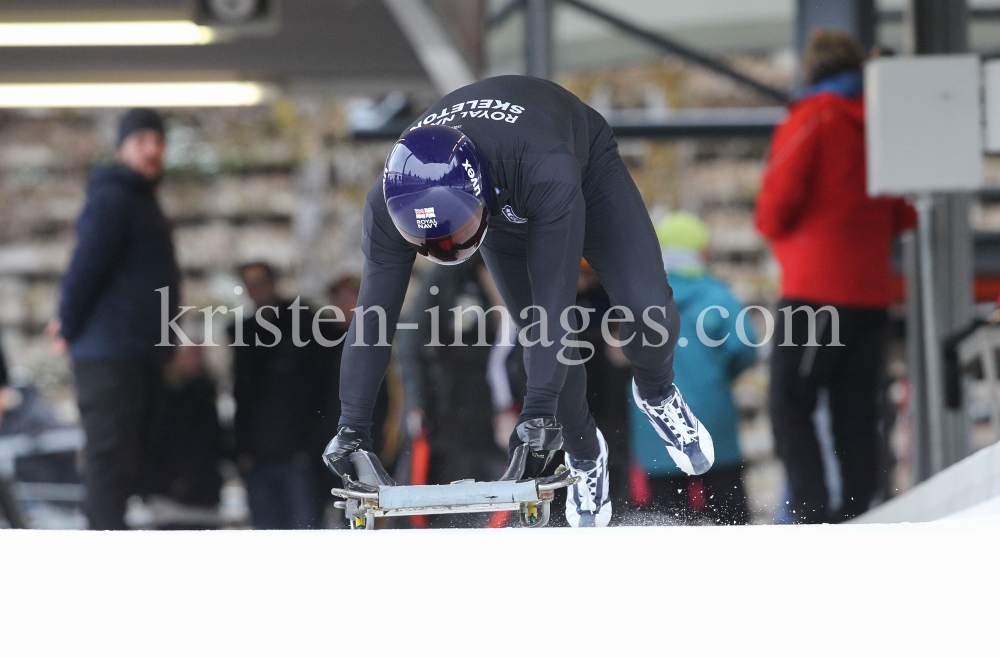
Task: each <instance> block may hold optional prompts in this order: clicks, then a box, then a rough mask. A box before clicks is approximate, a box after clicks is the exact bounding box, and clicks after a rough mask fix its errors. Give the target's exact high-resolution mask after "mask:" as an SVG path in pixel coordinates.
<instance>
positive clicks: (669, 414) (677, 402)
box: [632, 379, 715, 475]
mask: <svg viewBox="0 0 1000 657" xmlns="http://www.w3.org/2000/svg"><path fill="white" fill-rule="evenodd" d="M632 398H633V399H634V400H635V405H636V406H638V407H639V410H641V411H642V412H643V413H645V414H646V417H647V418H649V422H650V423H651V424H652V425H653V428H654V429H656V433H658V434H660V437H661V438H663V442H665V443H666V444H667V452H668V453H669V454H670V457H671V458H672V459H673V460H674V463H676V464H677V467H678V468H680V469H681V470H682V471H683V472H684V473H685V474H687V475H700V474H704V473H705V472H708V469H709V468H711V467H712V464H713V463H715V445H714V444H713V443H712V435H711V434H710V433H708V429H706V428H705V425H703V424H702V423H701V422H699V421H698V418H696V417H695V416H694V413H692V412H691V409H690V408H688V405H687V403H686V402H685V401H684V397H682V396H681V391H680V390H678V389H677V386H675V385H671V386H670V389H669V390H668V391H667V393H666V394H665V395H663V396H662V397H656V398H655V399H642V398H641V397H639V388H637V387H636V385H635V379H633V380H632Z"/></svg>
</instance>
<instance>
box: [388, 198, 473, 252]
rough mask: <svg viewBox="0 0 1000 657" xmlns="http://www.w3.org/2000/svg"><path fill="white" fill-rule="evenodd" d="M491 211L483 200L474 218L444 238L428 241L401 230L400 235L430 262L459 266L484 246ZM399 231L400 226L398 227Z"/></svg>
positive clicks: (470, 218)
mask: <svg viewBox="0 0 1000 657" xmlns="http://www.w3.org/2000/svg"><path fill="white" fill-rule="evenodd" d="M489 215H490V213H489V210H488V209H487V207H486V203H484V202H483V201H482V200H480V201H479V204H478V205H477V206H476V209H475V210H474V211H473V213H472V216H471V217H469V219H468V220H467V221H466V222H465V223H464V224H462V227H461V228H459V229H458V230H456V231H455V232H453V233H451V234H450V235H445V236H444V237H438V238H436V239H428V238H425V237H416V236H414V235H410V234H408V233H406V232H405V231H403V230H400V231H399V233H400V235H402V236H403V238H404V239H406V241H407V242H409V243H410V244H413V245H414V246H416V247H417V253H419V254H420V255H422V256H424V257H425V258H427V259H428V260H432V261H434V262H437V263H439V264H442V265H457V264H458V263H460V262H464V261H466V260H468V259H469V258H471V257H472V254H473V253H475V252H476V249H478V248H479V245H480V244H482V241H483V236H484V235H485V234H486V228H487V226H488V225H489ZM396 228H397V229H398V228H399V226H398V225H397V226H396Z"/></svg>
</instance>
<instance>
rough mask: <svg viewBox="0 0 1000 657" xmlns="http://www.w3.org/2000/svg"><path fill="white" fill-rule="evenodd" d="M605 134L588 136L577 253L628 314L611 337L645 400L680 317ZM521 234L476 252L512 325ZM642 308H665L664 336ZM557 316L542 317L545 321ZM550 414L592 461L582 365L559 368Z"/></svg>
mask: <svg viewBox="0 0 1000 657" xmlns="http://www.w3.org/2000/svg"><path fill="white" fill-rule="evenodd" d="M606 131H607V134H606V135H605V134H603V133H602V136H600V137H598V138H597V139H596V140H595V148H594V150H595V153H596V155H595V156H594V158H593V160H592V162H591V164H590V166H589V167H588V170H587V176H586V178H585V180H584V185H583V189H584V199H585V201H586V206H587V207H586V211H587V218H586V228H585V232H584V239H583V257H584V258H586V259H587V262H588V263H589V264H590V266H591V267H593V268H594V271H595V272H596V273H597V276H598V278H599V279H600V280H601V283H602V284H603V285H604V288H605V290H607V292H608V296H609V297H610V298H611V302H612V303H613V304H614V305H619V306H625V307H627V308H628V309H629V310H631V312H632V315H633V317H634V318H635V321H634V322H628V323H622V324H620V325H619V326H620V335H619V339H620V340H621V341H623V342H624V341H628V344H627V345H625V346H623V347H622V351H624V353H625V356H626V357H627V358H628V359H629V361H630V362H631V363H632V371H633V373H634V375H635V381H636V385H637V386H638V387H639V391H640V393H641V394H642V395H643V396H644V397H645V398H650V397H655V396H657V395H658V394H660V393H661V392H662V391H663V390H664V389H666V388H667V387H669V386H670V384H671V383H673V379H674V347H675V346H676V344H677V337H678V331H679V330H680V315H679V314H678V312H677V304H676V303H675V302H674V295H673V291H672V290H671V289H670V286H669V285H668V284H667V278H666V276H665V275H664V272H663V256H662V255H661V253H660V246H659V242H658V241H657V239H656V232H655V231H654V230H653V223H652V221H650V218H649V213H648V212H647V211H646V205H645V203H644V202H643V200H642V196H641V195H640V194H639V190H638V188H637V187H636V186H635V183H634V182H633V181H632V177H631V175H629V172H628V169H627V168H626V167H625V163H624V162H623V161H622V159H621V156H620V155H619V154H618V147H617V143H616V142H615V141H614V136H613V135H612V133H611V130H610V128H607V129H606ZM526 238H527V234H526V233H525V234H524V235H522V236H520V237H519V236H515V235H512V234H509V233H500V234H496V235H493V236H491V239H489V240H487V242H486V243H485V244H483V247H482V249H481V252H482V254H483V260H485V261H486V265H487V267H489V270H490V274H491V275H492V276H493V280H494V281H495V282H496V284H497V288H498V289H499V291H500V295H501V296H502V297H503V300H504V304H505V305H506V306H507V309H508V310H509V311H510V313H511V315H512V317H513V318H514V321H515V322H516V323H520V315H521V311H522V310H523V309H524V308H527V307H528V306H530V305H532V295H531V280H530V279H529V277H528V265H527V256H526V254H527V246H526ZM650 307H662V308H665V309H666V311H665V316H663V315H661V314H660V311H657V310H653V311H651V312H650V318H651V319H652V320H654V321H655V322H657V323H659V324H661V325H662V326H664V327H665V328H666V329H667V331H668V334H669V335H668V338H667V339H666V340H664V339H663V336H662V335H660V334H659V333H658V332H657V331H656V330H655V329H653V328H651V327H650V326H648V325H647V324H646V323H645V322H644V321H643V312H644V311H645V310H646V309H647V308H650ZM601 319H602V318H600V317H591V320H590V321H591V323H592V324H593V323H597V325H599V324H600V321H601ZM557 320H558V318H549V321H550V322H551V321H557ZM629 338H631V340H629ZM652 345H656V346H652ZM594 346H595V348H598V349H601V348H603V345H594ZM574 351H575V350H574ZM569 358H571V359H574V360H575V359H577V358H579V356H578V355H577V354H576V353H573V352H570V354H569ZM530 361H531V348H530V347H529V348H527V349H525V350H524V364H525V368H526V369H527V371H529V372H530V371H531V367H530ZM623 394H626V393H624V392H623ZM556 417H557V418H558V420H559V422H560V423H561V424H562V426H563V437H564V441H565V442H564V445H563V449H565V450H566V451H567V452H569V453H570V454H571V455H572V456H573V457H574V458H577V459H594V458H596V457H597V455H598V451H599V447H598V443H597V434H596V430H595V426H596V425H595V424H594V420H593V418H592V417H591V415H590V410H589V408H588V406H587V373H586V370H585V369H584V365H582V364H581V365H573V366H570V367H568V368H567V372H566V381H565V383H564V384H563V388H562V392H561V393H560V395H559V406H558V409H557V411H556ZM514 446H516V445H514ZM514 446H512V448H511V449H513V447H514Z"/></svg>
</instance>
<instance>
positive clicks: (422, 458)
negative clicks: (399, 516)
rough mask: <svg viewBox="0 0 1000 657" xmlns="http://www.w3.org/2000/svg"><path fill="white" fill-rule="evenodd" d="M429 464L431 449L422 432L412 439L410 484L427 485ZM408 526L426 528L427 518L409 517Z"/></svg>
mask: <svg viewBox="0 0 1000 657" xmlns="http://www.w3.org/2000/svg"><path fill="white" fill-rule="evenodd" d="M430 462H431V447H430V445H429V444H427V438H426V437H425V436H424V433H423V431H421V432H420V434H418V435H417V437H416V438H414V439H413V453H412V455H411V456H410V484H412V485H414V486H423V485H425V484H426V483H427V470H428V468H429V467H430ZM410 526H411V527H414V528H417V529H424V528H426V527H427V516H410Z"/></svg>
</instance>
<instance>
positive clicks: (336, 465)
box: [323, 426, 372, 478]
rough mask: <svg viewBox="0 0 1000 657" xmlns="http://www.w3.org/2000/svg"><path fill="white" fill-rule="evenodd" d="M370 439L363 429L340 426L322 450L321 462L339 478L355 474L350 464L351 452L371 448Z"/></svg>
mask: <svg viewBox="0 0 1000 657" xmlns="http://www.w3.org/2000/svg"><path fill="white" fill-rule="evenodd" d="M371 442H372V439H371V438H370V437H369V436H368V433H367V432H366V431H364V430H361V429H357V428H355V427H348V426H341V427H340V428H338V429H337V435H336V436H334V437H333V440H331V441H330V442H329V443H328V444H327V446H326V449H325V450H323V462H324V463H326V467H328V468H330V470H332V471H333V473H334V474H335V475H337V476H339V477H341V478H343V477H344V475H351V476H352V477H354V476H355V472H354V466H353V465H352V464H351V453H352V452H356V451H357V450H359V449H364V450H369V451H370V450H371Z"/></svg>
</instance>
